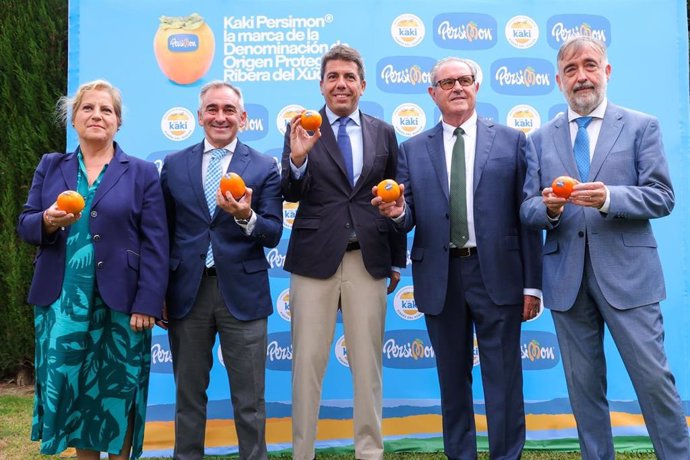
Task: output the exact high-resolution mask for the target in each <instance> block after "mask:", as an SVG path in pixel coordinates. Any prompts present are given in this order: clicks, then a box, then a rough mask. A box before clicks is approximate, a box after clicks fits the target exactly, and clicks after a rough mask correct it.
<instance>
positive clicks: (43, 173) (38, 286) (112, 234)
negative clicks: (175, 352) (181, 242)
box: [17, 80, 168, 459]
mask: <svg viewBox="0 0 690 460" xmlns="http://www.w3.org/2000/svg"><path fill="white" fill-rule="evenodd" d="M61 104H62V107H63V108H64V109H65V110H64V111H63V113H65V115H66V114H67V113H71V121H72V126H73V127H74V129H75V130H76V132H77V135H78V137H79V146H78V147H77V149H76V150H75V151H74V152H71V153H67V154H62V153H49V154H46V155H44V156H43V157H42V159H41V161H40V163H39V165H38V167H37V168H36V172H35V173H34V178H33V182H32V185H31V189H30V191H29V196H28V199H27V202H26V204H25V205H24V210H23V212H22V213H21V215H20V217H19V225H18V227H17V229H18V232H19V235H20V236H21V237H22V239H24V240H25V241H26V242H28V243H30V244H33V245H36V246H37V247H38V250H37V253H36V259H35V262H34V265H35V268H34V277H33V280H32V284H31V288H30V291H29V299H28V301H29V303H30V304H33V305H34V309H35V327H36V356H35V369H36V396H35V400H34V416H33V426H32V433H31V438H32V439H33V440H41V452H42V453H44V454H59V453H60V452H62V451H63V450H65V449H66V448H68V447H74V448H76V451H77V458H79V459H97V458H99V457H100V453H101V452H107V453H108V455H109V458H111V459H126V458H129V457H131V458H138V457H139V456H140V455H141V452H142V445H143V435H144V423H145V419H146V400H147V392H148V378H149V369H150V353H151V328H152V327H153V325H154V322H155V321H156V319H158V318H160V317H161V312H162V308H163V300H164V295H165V290H166V286H167V274H168V233H167V224H166V217H165V208H164V203H163V196H162V193H161V188H160V185H159V182H158V171H157V169H156V167H155V165H154V164H153V163H150V162H147V161H144V160H140V159H138V158H135V157H131V156H128V155H127V154H125V153H124V152H123V151H122V149H121V148H120V146H119V145H118V144H117V143H116V142H115V141H114V136H115V134H116V133H117V131H118V130H119V129H120V125H121V124H122V118H121V114H122V100H121V97H120V93H119V91H118V90H117V89H116V88H114V87H113V86H112V85H110V83H108V82H106V81H104V80H96V81H93V82H90V83H86V84H84V85H82V86H81V87H80V88H79V90H78V91H77V93H76V95H75V96H74V97H73V98H69V99H64V100H62V101H61ZM65 190H75V191H77V192H79V193H80V194H81V196H82V197H83V198H84V201H85V206H84V208H83V210H82V211H81V212H79V211H76V210H74V211H72V212H68V211H65V210H61V209H60V208H59V207H58V205H57V201H56V198H57V196H58V195H59V194H60V193H61V192H63V191H65ZM62 206H63V208H66V207H67V206H66V205H65V204H64V203H63V204H62Z"/></svg>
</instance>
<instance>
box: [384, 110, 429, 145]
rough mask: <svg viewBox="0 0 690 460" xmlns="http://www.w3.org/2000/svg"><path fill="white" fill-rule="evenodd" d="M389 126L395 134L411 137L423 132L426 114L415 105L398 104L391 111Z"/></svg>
mask: <svg viewBox="0 0 690 460" xmlns="http://www.w3.org/2000/svg"><path fill="white" fill-rule="evenodd" d="M391 124H392V125H393V127H394V128H395V132H396V133H398V134H400V135H401V136H405V137H412V136H414V135H416V134H419V133H421V132H422V131H424V128H425V126H426V114H425V113H424V110H422V108H421V107H419V106H418V105H417V104H412V103H409V102H408V103H405V104H400V105H399V106H397V107H396V108H395V110H393V119H392V120H391Z"/></svg>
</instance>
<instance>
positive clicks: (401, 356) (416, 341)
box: [383, 329, 436, 369]
mask: <svg viewBox="0 0 690 460" xmlns="http://www.w3.org/2000/svg"><path fill="white" fill-rule="evenodd" d="M434 366H436V355H435V354H434V349H433V347H432V346H431V340H429V334H428V333H427V332H426V331H425V330H422V329H401V330H395V331H386V334H385V335H384V337H383V367H389V368H394V369H428V368H430V367H434Z"/></svg>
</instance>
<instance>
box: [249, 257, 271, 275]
mask: <svg viewBox="0 0 690 460" xmlns="http://www.w3.org/2000/svg"><path fill="white" fill-rule="evenodd" d="M242 266H243V267H244V272H245V273H258V272H261V271H267V270H268V269H269V268H270V266H269V264H268V261H267V260H266V258H265V257H262V258H261V259H252V260H245V261H244V262H242Z"/></svg>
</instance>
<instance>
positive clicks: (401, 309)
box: [393, 286, 424, 321]
mask: <svg viewBox="0 0 690 460" xmlns="http://www.w3.org/2000/svg"><path fill="white" fill-rule="evenodd" d="M393 308H394V309H395V313H397V315H398V316H399V317H401V318H402V319H404V320H406V321H414V320H417V319H419V318H421V317H422V316H424V314H423V313H420V312H419V310H417V304H416V303H415V301H414V287H413V286H403V287H402V288H400V289H398V292H396V293H395V297H394V298H393Z"/></svg>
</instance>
